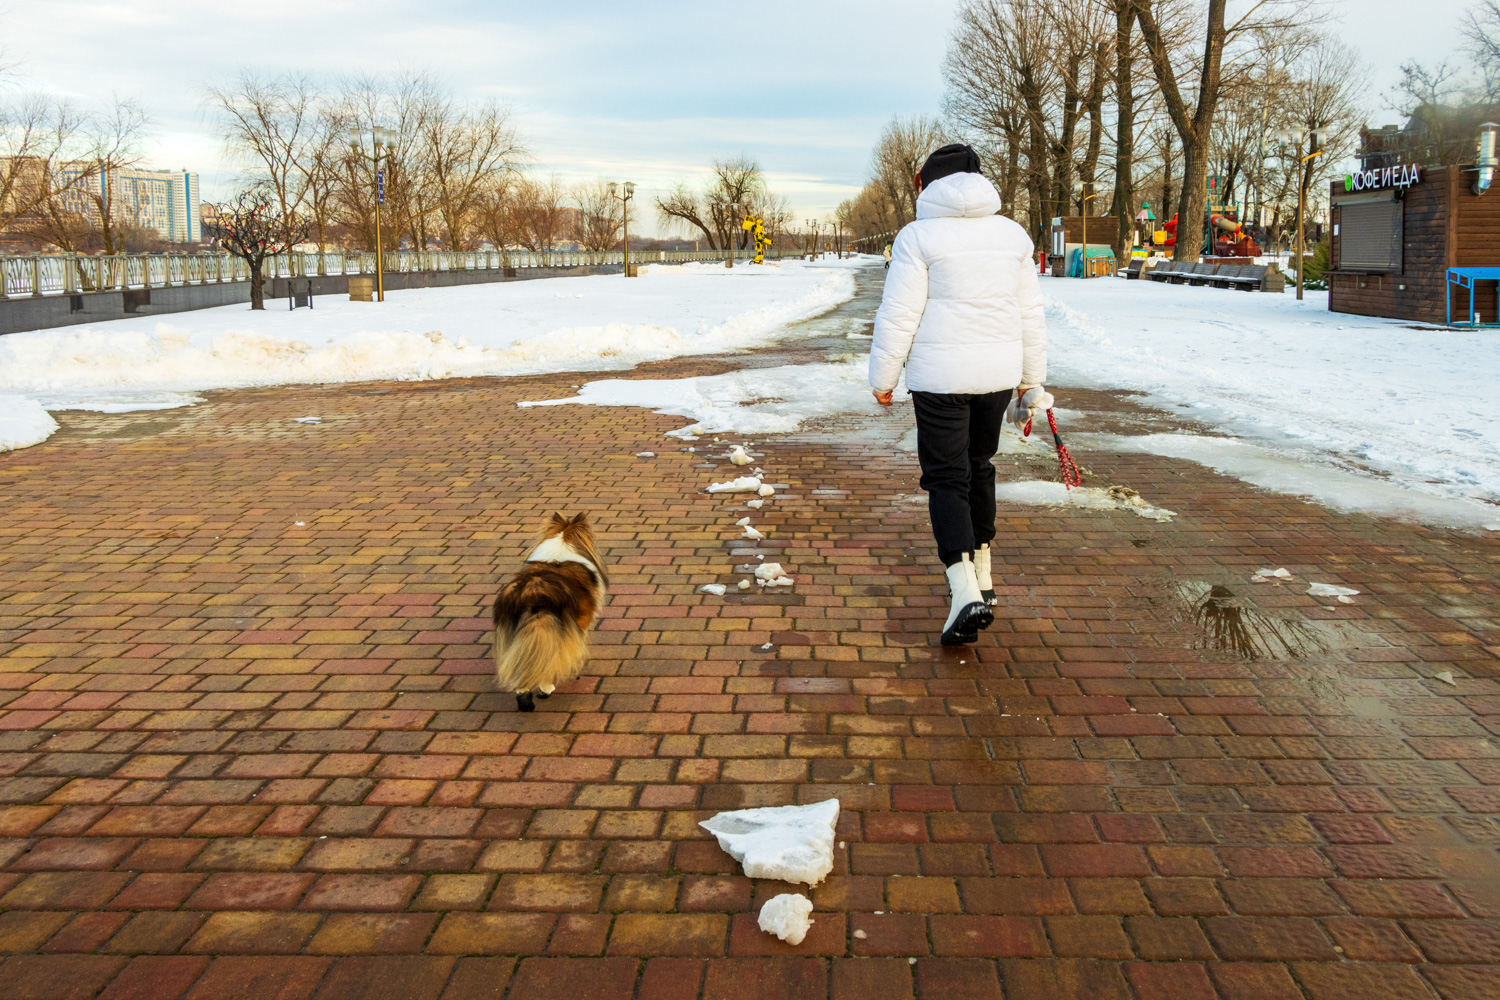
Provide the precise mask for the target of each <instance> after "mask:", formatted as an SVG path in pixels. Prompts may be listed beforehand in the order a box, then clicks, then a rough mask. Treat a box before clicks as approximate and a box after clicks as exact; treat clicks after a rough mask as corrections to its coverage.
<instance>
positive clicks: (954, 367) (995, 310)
mask: <svg viewBox="0 0 1500 1000" xmlns="http://www.w3.org/2000/svg"><path fill="white" fill-rule="evenodd" d="M999 210H1000V195H999V194H998V193H997V192H996V191H995V187H994V185H993V184H991V183H990V182H989V181H988V180H986V179H985V177H984V176H983V175H982V174H970V173H962V174H949V175H948V176H947V177H941V178H939V179H938V180H936V181H934V182H933V183H932V184H931V185H930V186H928V187H926V188H924V189H923V191H922V194H921V197H919V198H918V199H917V221H916V222H913V223H911V224H910V225H908V226H906V227H905V228H904V229H902V230H901V232H900V234H899V235H898V236H897V237H896V245H895V249H894V250H893V251H892V254H891V268H890V272H889V273H888V274H887V275H886V279H885V295H884V298H883V299H882V301H881V303H880V311H879V312H878V313H876V314H875V339H874V342H873V343H872V344H871V345H870V387H871V388H873V389H876V390H878V391H880V392H885V391H886V390H889V389H894V388H895V387H896V382H897V381H898V380H899V378H900V376H901V366H902V365H905V366H906V387H907V388H908V389H912V390H915V391H918V392H943V393H983V392H999V391H1000V390H1002V389H1014V388H1015V387H1016V386H1017V385H1022V384H1024V385H1040V384H1042V383H1043V382H1045V381H1046V379H1047V325H1046V320H1045V318H1044V317H1043V311H1042V290H1041V286H1040V284H1039V283H1038V281H1037V266H1036V262H1035V258H1034V256H1033V251H1032V245H1031V240H1030V239H1029V238H1028V237H1027V236H1026V232H1025V230H1023V229H1022V228H1021V227H1020V226H1018V225H1016V223H1015V222H1013V221H1011V220H1010V219H1007V218H1005V217H1004V216H1003V215H996V214H995V213H996V212H998V211H999Z"/></svg>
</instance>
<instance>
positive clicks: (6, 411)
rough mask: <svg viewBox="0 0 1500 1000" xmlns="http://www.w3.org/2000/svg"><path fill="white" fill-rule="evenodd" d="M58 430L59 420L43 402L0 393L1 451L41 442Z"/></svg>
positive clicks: (27, 446) (28, 446) (26, 446)
mask: <svg viewBox="0 0 1500 1000" xmlns="http://www.w3.org/2000/svg"><path fill="white" fill-rule="evenodd" d="M55 430H57V421H56V420H53V419H52V415H51V414H50V413H48V412H47V411H46V410H44V409H43V408H42V404H40V403H38V402H37V401H36V400H34V399H27V398H26V397H25V396H14V395H11V394H9V393H0V451H12V450H14V449H16V448H30V447H31V446H32V445H34V444H41V443H42V442H43V441H45V440H47V439H48V438H49V437H51V436H52V432H53V431H55Z"/></svg>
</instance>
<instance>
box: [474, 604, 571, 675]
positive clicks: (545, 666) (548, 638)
mask: <svg viewBox="0 0 1500 1000" xmlns="http://www.w3.org/2000/svg"><path fill="white" fill-rule="evenodd" d="M500 627H501V628H503V626H500ZM496 639H497V640H498V641H497V642H496V643H495V678H496V680H498V681H499V684H500V687H501V688H502V689H503V690H508V691H535V690H536V689H537V688H540V687H543V686H547V685H551V686H554V687H555V686H556V685H557V684H559V683H561V682H563V681H568V680H572V679H573V678H574V677H577V676H578V675H579V674H580V673H582V672H583V665H584V661H585V660H586V659H587V658H588V639H587V637H586V636H585V635H584V634H583V630H582V629H581V628H579V627H578V623H577V622H575V621H573V620H572V619H570V618H561V617H558V616H557V615H555V614H553V613H551V612H550V611H536V612H532V613H531V614H528V615H527V616H526V617H525V618H523V619H522V620H521V623H520V624H519V625H517V626H516V629H515V631H514V632H510V633H509V634H501V635H497V636H496Z"/></svg>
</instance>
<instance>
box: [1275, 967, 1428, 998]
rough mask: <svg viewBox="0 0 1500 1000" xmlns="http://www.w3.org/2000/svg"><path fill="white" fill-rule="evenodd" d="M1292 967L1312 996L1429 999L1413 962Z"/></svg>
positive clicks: (1425, 987) (1425, 986)
mask: <svg viewBox="0 0 1500 1000" xmlns="http://www.w3.org/2000/svg"><path fill="white" fill-rule="evenodd" d="M1292 971H1293V973H1294V974H1295V975H1296V977H1297V978H1298V979H1299V980H1300V981H1301V983H1302V986H1303V988H1304V989H1306V990H1307V993H1308V995H1309V996H1310V997H1312V1000H1377V998H1378V1000H1429V998H1430V997H1431V996H1432V993H1431V991H1429V990H1428V988H1427V985H1426V984H1425V983H1423V982H1422V980H1421V979H1420V978H1419V977H1418V976H1417V974H1416V972H1415V971H1413V969H1412V967H1411V966H1409V965H1375V964H1360V965H1354V964H1349V963H1339V964H1337V965H1325V964H1315V963H1310V962H1303V963H1298V964H1296V965H1293V966H1292Z"/></svg>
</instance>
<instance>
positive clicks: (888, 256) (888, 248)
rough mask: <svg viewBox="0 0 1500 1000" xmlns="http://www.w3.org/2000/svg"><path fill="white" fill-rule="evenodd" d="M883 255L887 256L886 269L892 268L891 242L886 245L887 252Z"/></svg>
mask: <svg viewBox="0 0 1500 1000" xmlns="http://www.w3.org/2000/svg"><path fill="white" fill-rule="evenodd" d="M881 256H882V257H884V258H885V269H886V270H887V271H889V270H890V269H891V245H890V244H889V243H887V244H886V245H885V253H883V254H881Z"/></svg>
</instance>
